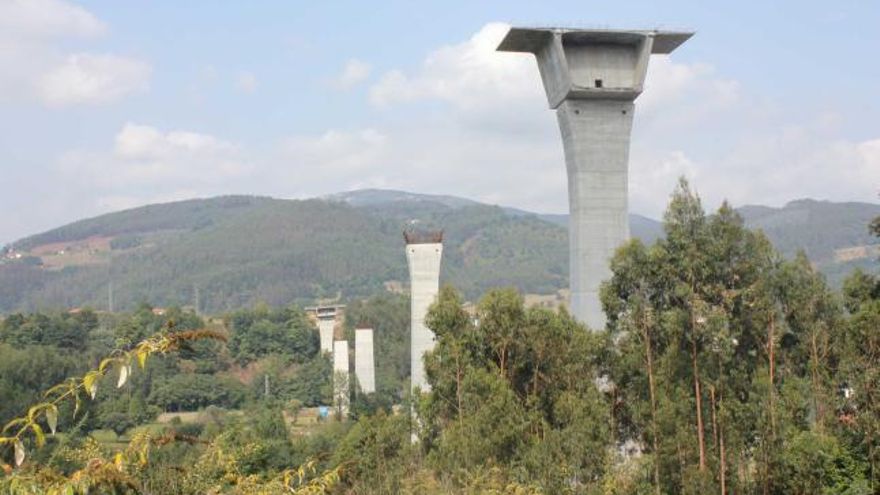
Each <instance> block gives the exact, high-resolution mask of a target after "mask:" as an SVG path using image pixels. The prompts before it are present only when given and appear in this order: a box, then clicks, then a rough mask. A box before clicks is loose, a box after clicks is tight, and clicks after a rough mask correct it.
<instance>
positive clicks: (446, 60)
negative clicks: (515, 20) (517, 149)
mask: <svg viewBox="0 0 880 495" xmlns="http://www.w3.org/2000/svg"><path fill="white" fill-rule="evenodd" d="M508 29H509V26H508V25H506V24H501V23H491V24H487V25H485V26H484V27H483V28H482V29H480V31H478V32H477V33H476V34H474V35H473V36H472V37H471V38H470V39H468V40H467V41H464V42H462V43H458V44H455V45H447V46H443V47H441V48H439V49H437V50H435V51H433V52H431V53H430V54H428V56H427V57H426V58H425V60H424V61H423V62H422V65H421V67H420V69H419V71H418V72H417V73H415V74H412V75H407V74H405V73H404V72H402V71H400V70H393V71H390V72H388V73H386V74H384V75H383V76H382V78H381V79H380V80H379V82H378V83H376V84H375V85H374V86H373V87H372V88H371V90H370V101H371V102H372V103H373V104H375V105H377V106H380V107H382V106H388V105H392V104H395V103H405V102H412V101H417V100H426V99H436V100H442V101H446V102H448V103H451V104H452V105H454V106H455V107H457V108H459V109H464V110H471V109H474V108H483V107H486V106H491V107H497V106H499V105H504V104H509V103H510V102H511V100H513V101H514V102H519V101H522V100H525V101H527V102H531V103H538V102H540V101H541V99H540V98H542V97H543V96H542V95H543V89H541V81H540V77H538V71H537V69H536V67H534V65H535V63H534V61H533V60H532V57H531V56H526V55H519V56H517V55H511V54H506V53H499V52H496V51H495V48H497V46H498V43H499V42H500V41H501V39H502V38H503V37H504V35H505V33H507V30H508Z"/></svg>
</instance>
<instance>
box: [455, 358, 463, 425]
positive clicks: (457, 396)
mask: <svg viewBox="0 0 880 495" xmlns="http://www.w3.org/2000/svg"><path fill="white" fill-rule="evenodd" d="M455 399H456V401H457V402H458V423H459V424H461V420H462V412H461V407H462V403H461V359H460V358H459V356H458V353H457V352H456V353H455Z"/></svg>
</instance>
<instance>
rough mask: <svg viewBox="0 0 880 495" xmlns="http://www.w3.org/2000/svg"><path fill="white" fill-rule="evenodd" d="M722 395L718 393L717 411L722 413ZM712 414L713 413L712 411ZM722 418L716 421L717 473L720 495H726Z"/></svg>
mask: <svg viewBox="0 0 880 495" xmlns="http://www.w3.org/2000/svg"><path fill="white" fill-rule="evenodd" d="M723 407H724V395H723V392H722V391H721V390H719V391H718V409H719V410H721V411H722V413H723V412H724V409H723ZM713 414H714V411H713ZM723 419H724V417H723V416H722V417H721V420H719V421H718V447H719V448H720V449H721V465H720V466H719V467H718V472H719V473H720V475H721V476H720V477H721V495H727V473H726V471H727V459H726V457H727V452H725V450H724V423H723V422H722V420H723Z"/></svg>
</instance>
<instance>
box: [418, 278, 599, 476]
mask: <svg viewBox="0 0 880 495" xmlns="http://www.w3.org/2000/svg"><path fill="white" fill-rule="evenodd" d="M477 320H478V321H479V323H478V324H475V323H474V321H473V320H472V318H471V317H470V316H469V315H468V314H467V313H466V312H465V311H464V309H463V307H462V300H461V297H460V296H459V295H458V294H457V293H456V292H455V291H453V290H451V289H449V288H444V289H443V290H441V292H440V295H439V296H438V300H437V302H436V303H435V304H434V305H433V306H432V307H431V310H430V311H429V314H428V317H427V319H426V321H427V323H428V325H429V326H430V327H431V329H432V330H434V332H435V333H436V335H437V346H436V348H435V350H434V351H433V352H432V353H430V354H429V355H428V356H427V357H426V358H425V364H426V371H427V376H428V381H429V383H430V385H431V393H430V394H428V395H427V396H426V397H423V400H422V401H421V403H420V405H419V411H420V418H422V421H423V422H424V424H423V425H422V429H421V436H422V441H423V443H424V445H425V446H426V447H427V449H428V451H429V457H428V458H429V460H430V462H431V464H432V465H433V466H434V467H435V469H437V470H438V471H440V472H441V473H444V476H445V477H449V480H450V481H451V482H452V483H453V484H454V485H458V486H463V485H467V483H469V481H468V480H469V479H471V477H472V476H473V475H474V474H475V473H478V472H480V471H481V470H488V469H492V468H493V467H496V466H497V467H502V468H503V467H505V466H506V467H507V468H508V469H514V471H512V472H513V473H518V474H517V475H516V477H517V478H519V479H520V480H521V481H528V482H531V483H535V484H537V485H539V486H540V487H542V488H543V489H544V490H546V491H547V492H548V493H555V492H558V491H560V490H564V489H565V490H567V489H570V488H571V486H572V484H573V483H574V485H575V486H581V485H583V486H587V485H589V484H590V483H591V482H592V481H593V480H596V479H597V478H599V477H601V476H602V474H603V473H604V472H605V469H606V467H607V462H606V456H607V454H608V449H607V445H608V442H609V440H610V437H609V434H610V431H609V428H608V427H609V425H610V423H609V420H610V417H609V416H608V415H607V411H608V404H607V399H606V397H605V396H604V395H603V394H602V393H600V392H599V390H598V389H597V385H596V383H597V380H598V379H599V371H600V370H599V368H598V367H597V361H596V359H595V358H596V357H597V356H598V355H599V349H600V348H601V345H602V338H601V337H600V336H596V335H593V334H591V333H588V332H586V331H585V329H584V328H583V327H582V326H580V325H578V324H577V323H575V322H574V321H573V320H572V319H571V318H570V317H569V316H568V315H567V314H566V313H564V312H563V313H554V312H551V311H548V310H544V309H535V308H532V309H526V308H524V307H523V302H522V299H521V297H520V296H518V295H517V294H516V292H515V291H512V290H509V289H506V290H496V291H490V292H489V293H488V294H487V295H486V296H484V297H483V299H482V300H481V301H480V304H479V305H478V310H477Z"/></svg>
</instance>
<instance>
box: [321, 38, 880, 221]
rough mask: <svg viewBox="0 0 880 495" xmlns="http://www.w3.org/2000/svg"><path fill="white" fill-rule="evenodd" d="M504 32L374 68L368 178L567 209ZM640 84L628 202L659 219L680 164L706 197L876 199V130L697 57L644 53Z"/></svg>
mask: <svg viewBox="0 0 880 495" xmlns="http://www.w3.org/2000/svg"><path fill="white" fill-rule="evenodd" d="M507 29H508V26H507V25H505V24H495V23H493V24H487V25H486V26H484V27H483V28H482V29H480V30H479V31H478V32H477V33H475V34H474V35H473V36H472V37H470V38H469V39H467V40H465V41H463V42H461V43H457V44H450V45H446V46H442V47H440V48H438V49H436V50H433V51H431V52H430V53H428V54H427V55H426V57H425V58H424V60H423V62H422V63H421V64H420V65H419V66H418V68H417V69H416V70H414V71H403V70H391V71H388V72H386V73H385V74H383V75H382V76H381V77H380V78H379V80H378V81H377V82H376V83H375V84H374V85H373V86H372V87H371V89H370V94H369V98H370V102H371V103H372V104H373V105H375V106H376V107H377V108H380V109H382V110H383V111H385V112H388V113H389V115H390V116H392V117H391V118H389V121H390V122H391V123H390V124H388V125H386V126H385V127H383V128H381V129H378V130H377V131H378V132H380V133H382V135H384V136H386V143H385V145H384V148H383V150H382V153H381V154H380V155H376V156H371V155H364V154H360V155H359V156H360V158H359V159H358V171H359V173H361V174H362V177H363V178H365V180H366V181H367V182H374V183H382V184H385V185H387V186H388V187H399V188H404V189H412V190H416V191H424V192H440V193H450V194H462V195H466V196H470V197H473V198H476V199H482V200H487V201H494V202H498V203H501V204H508V205H513V206H519V207H524V208H530V209H534V210H539V211H565V210H567V190H566V185H565V166H564V160H563V156H562V146H561V140H560V137H559V135H558V129H557V126H556V123H555V117H554V115H553V112H552V111H550V110H548V109H547V103H546V99H545V97H544V91H543V88H542V86H541V81H540V77H539V74H538V70H537V66H536V64H535V62H534V57H533V56H531V55H528V54H508V53H499V52H497V51H495V49H496V47H497V45H498V42H499V41H500V40H501V38H502V37H503V36H504V34H505V33H506V31H507ZM645 87H646V89H645V92H644V94H643V95H641V96H640V97H639V99H638V100H637V102H636V103H637V111H636V120H635V122H636V126H635V130H634V136H633V145H632V153H631V160H630V162H631V163H630V198H631V204H632V209H633V211H635V212H639V213H643V214H648V215H651V216H655V217H656V216H659V215H660V214H661V212H662V210H663V208H664V207H665V205H666V202H667V200H668V196H669V193H670V192H671V191H672V188H673V187H674V185H675V181H676V180H677V178H678V177H679V176H681V175H684V176H687V177H689V178H690V179H691V180H692V182H693V184H694V186H695V187H696V188H697V189H698V191H700V193H701V194H702V196H703V197H704V199H705V200H706V203H707V205H715V206H717V204H718V203H719V202H720V201H721V200H722V199H724V198H729V199H730V200H731V201H733V202H734V204H744V203H764V204H782V203H784V202H786V201H789V200H792V199H797V198H800V197H806V196H812V197H816V198H826V199H836V200H863V201H874V200H876V190H877V188H878V185H880V176H878V174H880V165H878V160H880V151H878V148H880V144H878V141H877V140H875V141H867V142H864V143H862V142H854V141H851V140H846V139H841V138H840V137H839V136H836V135H835V132H836V130H837V129H838V127H839V126H837V125H835V124H834V123H833V122H831V121H829V119H827V118H824V117H821V116H817V117H816V122H815V123H798V125H797V126H792V125H791V123H790V122H787V121H785V120H784V119H785V117H784V116H785V112H776V113H774V108H773V105H772V104H767V102H765V101H762V100H761V99H760V98H759V97H757V96H755V95H754V94H749V93H748V92H747V88H744V87H743V86H742V84H741V83H740V82H738V81H736V80H733V79H730V78H727V77H724V76H723V75H721V74H719V73H718V71H717V70H716V69H715V68H714V67H713V66H711V65H709V64H706V63H682V62H678V61H676V59H675V56H673V57H669V56H655V57H652V60H651V63H650V65H649V72H648V77H647V80H646V84H645ZM431 102H435V103H436V102H439V103H441V104H442V105H444V106H443V107H442V108H441V109H439V110H438V109H437V108H436V107H430V108H431V111H430V112H424V111H423V110H424V107H422V106H420V105H422V104H423V103H431ZM395 117H396V120H395ZM414 120H415V121H417V122H418V123H419V125H417V126H414V125H412V122H413V121H414ZM340 153H342V152H341V151H340ZM343 156H344V154H343ZM341 161H344V160H343V159H342V158H340V157H338V156H337V157H334V158H333V162H334V163H340V162H341ZM312 162H314V163H316V165H315V166H314V167H315V168H317V169H320V163H321V162H320V160H317V159H314V160H312Z"/></svg>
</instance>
